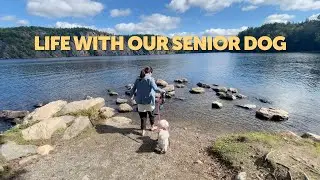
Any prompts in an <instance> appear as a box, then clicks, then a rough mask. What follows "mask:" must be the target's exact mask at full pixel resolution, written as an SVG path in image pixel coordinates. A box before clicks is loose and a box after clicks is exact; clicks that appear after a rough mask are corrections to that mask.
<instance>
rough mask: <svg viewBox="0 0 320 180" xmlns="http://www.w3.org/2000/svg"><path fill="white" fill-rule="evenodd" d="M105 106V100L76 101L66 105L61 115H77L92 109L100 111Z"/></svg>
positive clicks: (60, 112)
mask: <svg viewBox="0 0 320 180" xmlns="http://www.w3.org/2000/svg"><path fill="white" fill-rule="evenodd" d="M104 105H105V101H104V99H103V98H94V99H89V100H82V101H74V102H70V103H68V104H67V105H65V106H64V107H63V108H62V109H61V110H60V111H59V113H58V114H59V115H68V114H77V113H80V112H83V111H88V110H90V109H94V110H99V109H100V108H102V107H103V106H104Z"/></svg>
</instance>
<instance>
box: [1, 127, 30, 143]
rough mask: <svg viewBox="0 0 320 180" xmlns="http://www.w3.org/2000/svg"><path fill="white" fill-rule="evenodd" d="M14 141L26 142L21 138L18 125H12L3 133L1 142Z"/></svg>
mask: <svg viewBox="0 0 320 180" xmlns="http://www.w3.org/2000/svg"><path fill="white" fill-rule="evenodd" d="M7 141H14V142H16V143H17V144H27V142H28V141H26V140H25V139H23V137H22V133H21V129H20V126H16V127H13V128H11V129H9V130H7V131H6V132H4V134H3V138H2V142H3V143H5V142H7Z"/></svg>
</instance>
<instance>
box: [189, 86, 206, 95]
mask: <svg viewBox="0 0 320 180" xmlns="http://www.w3.org/2000/svg"><path fill="white" fill-rule="evenodd" d="M204 92H205V90H204V89H203V88H202V87H195V88H192V89H191V90H190V93H192V94H202V93H204Z"/></svg>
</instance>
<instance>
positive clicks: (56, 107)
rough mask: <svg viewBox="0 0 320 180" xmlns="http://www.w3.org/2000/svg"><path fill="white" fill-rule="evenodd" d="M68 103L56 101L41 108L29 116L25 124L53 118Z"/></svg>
mask: <svg viewBox="0 0 320 180" xmlns="http://www.w3.org/2000/svg"><path fill="white" fill-rule="evenodd" d="M66 104H67V102H66V101H61V100H58V101H54V102H51V103H49V104H46V105H44V106H42V107H40V108H37V109H35V110H34V111H33V112H32V113H30V114H28V115H27V116H26V117H25V118H24V119H23V121H24V123H28V122H35V121H42V120H46V119H49V118H52V117H53V116H54V115H56V114H57V113H58V112H59V111H60V110H61V109H62V108H63V107H64V106H65V105H66Z"/></svg>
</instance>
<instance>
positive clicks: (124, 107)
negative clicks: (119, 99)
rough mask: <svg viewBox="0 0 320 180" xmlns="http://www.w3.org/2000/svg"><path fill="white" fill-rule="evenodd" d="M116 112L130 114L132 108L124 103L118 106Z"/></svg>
mask: <svg viewBox="0 0 320 180" xmlns="http://www.w3.org/2000/svg"><path fill="white" fill-rule="evenodd" d="M118 111H119V112H122V113H123V112H131V111H133V108H132V107H131V106H130V105H129V104H127V103H124V104H120V105H119V107H118Z"/></svg>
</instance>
